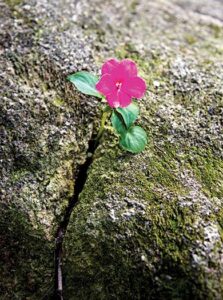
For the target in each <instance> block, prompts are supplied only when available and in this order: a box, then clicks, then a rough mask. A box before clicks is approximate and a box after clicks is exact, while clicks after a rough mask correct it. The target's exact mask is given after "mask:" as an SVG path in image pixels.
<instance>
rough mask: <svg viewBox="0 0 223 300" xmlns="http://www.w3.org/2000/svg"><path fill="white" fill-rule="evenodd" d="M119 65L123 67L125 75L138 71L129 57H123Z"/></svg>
mask: <svg viewBox="0 0 223 300" xmlns="http://www.w3.org/2000/svg"><path fill="white" fill-rule="evenodd" d="M120 67H121V68H122V69H123V71H124V72H125V75H126V76H127V77H135V76H137V72H138V71H137V67H136V64H135V63H134V61H132V60H131V59H123V60H122V61H121V62H120Z"/></svg>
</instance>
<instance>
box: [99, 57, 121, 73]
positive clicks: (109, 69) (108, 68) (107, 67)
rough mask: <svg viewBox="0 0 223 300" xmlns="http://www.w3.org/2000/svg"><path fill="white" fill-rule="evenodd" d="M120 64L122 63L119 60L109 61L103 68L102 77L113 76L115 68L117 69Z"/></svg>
mask: <svg viewBox="0 0 223 300" xmlns="http://www.w3.org/2000/svg"><path fill="white" fill-rule="evenodd" d="M119 64H120V62H119V61H118V60H117V59H114V58H112V59H109V60H107V61H106V62H105V63H104V64H103V66H102V68H101V72H102V75H104V74H111V73H112V71H113V70H114V68H116V67H117V66H118V65H119Z"/></svg>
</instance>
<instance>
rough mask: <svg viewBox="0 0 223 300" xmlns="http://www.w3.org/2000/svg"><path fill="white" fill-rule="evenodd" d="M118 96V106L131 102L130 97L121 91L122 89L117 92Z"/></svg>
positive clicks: (124, 105) (127, 104)
mask: <svg viewBox="0 0 223 300" xmlns="http://www.w3.org/2000/svg"><path fill="white" fill-rule="evenodd" d="M118 98H119V103H120V107H126V106H129V104H131V102H132V97H131V96H129V95H128V94H125V93H123V92H122V91H121V92H119V96H118Z"/></svg>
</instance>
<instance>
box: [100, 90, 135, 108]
mask: <svg viewBox="0 0 223 300" xmlns="http://www.w3.org/2000/svg"><path fill="white" fill-rule="evenodd" d="M106 99H107V101H108V104H109V105H110V106H111V107H115V108H117V107H126V106H128V105H129V104H130V103H131V97H130V96H129V95H128V94H125V93H123V92H122V91H120V92H116V93H112V94H109V95H106Z"/></svg>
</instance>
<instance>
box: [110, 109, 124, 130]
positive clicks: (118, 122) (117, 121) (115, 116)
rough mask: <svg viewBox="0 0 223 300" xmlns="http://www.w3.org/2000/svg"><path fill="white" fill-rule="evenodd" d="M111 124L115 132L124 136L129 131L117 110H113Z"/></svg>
mask: <svg viewBox="0 0 223 300" xmlns="http://www.w3.org/2000/svg"><path fill="white" fill-rule="evenodd" d="M111 122H112V126H113V127H114V128H115V130H116V131H117V132H118V133H119V134H123V133H125V132H126V131H127V128H126V125H125V122H124V120H123V118H122V116H121V115H120V114H119V113H118V112H117V111H115V110H113V112H112V117H111Z"/></svg>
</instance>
